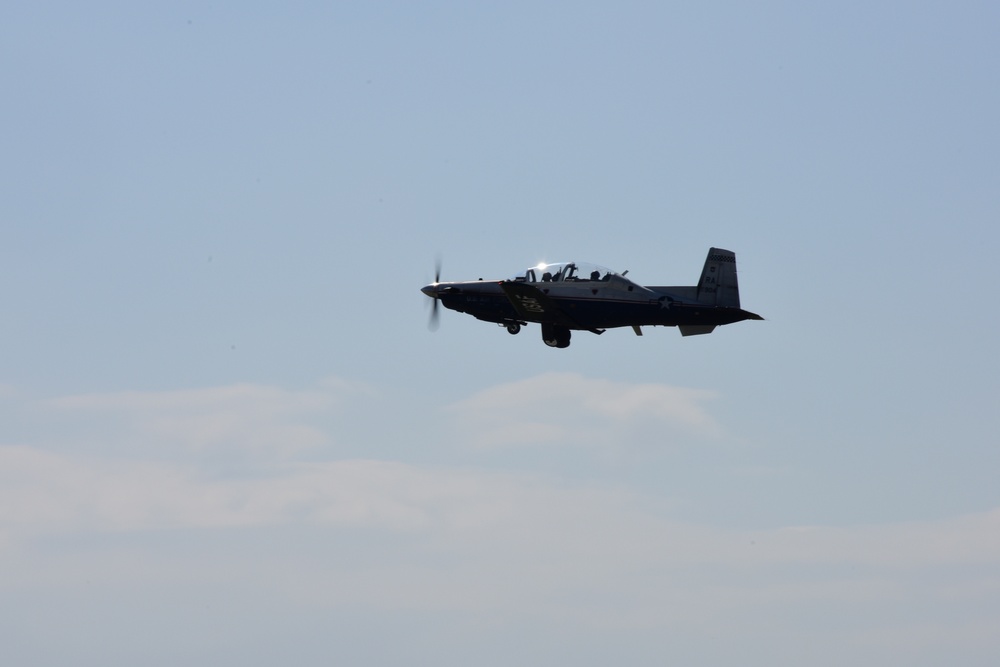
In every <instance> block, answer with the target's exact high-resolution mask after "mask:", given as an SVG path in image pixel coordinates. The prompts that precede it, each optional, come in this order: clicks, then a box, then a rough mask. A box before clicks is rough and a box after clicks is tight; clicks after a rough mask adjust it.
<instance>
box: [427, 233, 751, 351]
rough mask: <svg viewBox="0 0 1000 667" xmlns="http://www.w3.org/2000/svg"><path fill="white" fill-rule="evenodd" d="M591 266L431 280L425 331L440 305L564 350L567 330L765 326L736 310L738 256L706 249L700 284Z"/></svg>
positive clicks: (685, 332) (701, 330)
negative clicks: (652, 282)
mask: <svg viewBox="0 0 1000 667" xmlns="http://www.w3.org/2000/svg"><path fill="white" fill-rule="evenodd" d="M627 274H628V271H625V272H623V273H616V272H614V271H611V270H609V269H605V268H604V267H601V266H597V265H596V264H585V263H582V262H558V263H554V264H544V263H543V264H539V265H537V266H533V267H530V268H528V269H526V270H525V271H522V272H521V273H519V274H517V275H516V276H514V277H513V278H509V279H507V280H483V279H482V278H480V279H479V280H467V281H457V282H441V267H440V265H438V267H437V269H436V270H435V276H434V282H433V283H431V284H430V285H426V286H424V287H423V288H421V290H420V291H421V292H423V293H424V294H426V295H427V296H429V297H431V298H432V299H434V301H433V310H432V311H431V319H430V325H431V328H432V329H436V328H437V323H438V317H439V316H438V305H439V304H444V307H445V308H448V309H449V310H455V311H458V312H460V313H468V314H469V315H472V316H473V317H475V318H476V319H479V320H483V321H486V322H494V323H496V324H499V325H500V326H501V327H506V328H507V331H508V332H509V333H511V334H517V333H519V332H520V331H521V327H523V326H525V325H527V324H528V323H529V322H535V323H538V324H541V325H542V341H543V342H544V343H545V344H546V345H548V346H549V347H557V348H566V347H569V343H570V337H571V332H572V331H589V332H591V333H595V334H598V335H599V334H603V333H604V332H605V330H607V329H614V328H616V327H632V330H633V331H635V334H636V335H637V336H641V335H642V329H641V327H643V326H666V327H674V326H675V327H677V328H678V329H679V330H680V332H681V335H682V336H695V335H699V334H708V333H712V331H713V330H714V329H715V328H716V327H717V326H719V325H723V324H733V323H734V322H742V321H743V320H763V319H764V318H763V317H761V316H760V315H757V314H756V313H751V312H749V311H746V310H743V309H741V308H740V289H739V285H738V284H737V281H736V254H735V253H734V252H731V251H729V250H723V249H721V248H710V249H709V251H708V257H707V258H706V259H705V266H704V268H703V269H702V271H701V278H700V279H699V280H698V284H697V285H694V286H691V287H643V286H642V285H640V284H638V283H635V282H633V281H632V280H629V279H628V278H626V277H625V276H626V275H627Z"/></svg>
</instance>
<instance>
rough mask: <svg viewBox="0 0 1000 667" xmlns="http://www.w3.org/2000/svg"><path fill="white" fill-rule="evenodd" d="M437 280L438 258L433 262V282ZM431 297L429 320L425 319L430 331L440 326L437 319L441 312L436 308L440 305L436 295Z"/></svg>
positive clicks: (439, 262) (438, 270) (439, 261)
mask: <svg viewBox="0 0 1000 667" xmlns="http://www.w3.org/2000/svg"><path fill="white" fill-rule="evenodd" d="M439 282H441V259H440V258H439V259H438V260H437V261H436V262H434V284H435V285H437V284H438V283H439ZM433 299H434V302H433V303H432V304H431V317H430V319H429V320H427V328H428V329H430V330H431V331H437V330H438V326H440V321H439V319H440V317H441V313H440V311H439V310H438V306H440V305H441V304H440V303H439V301H440V300H439V299H438V298H437V295H435V296H434V297H433Z"/></svg>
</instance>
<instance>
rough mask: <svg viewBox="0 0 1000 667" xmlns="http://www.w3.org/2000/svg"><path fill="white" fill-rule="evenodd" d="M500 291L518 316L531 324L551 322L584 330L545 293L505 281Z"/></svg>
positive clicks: (501, 284) (531, 287) (524, 285)
mask: <svg viewBox="0 0 1000 667" xmlns="http://www.w3.org/2000/svg"><path fill="white" fill-rule="evenodd" d="M500 289H502V290H503V293H504V294H506V295H507V299H508V300H509V301H510V304H511V305H512V306H514V310H516V311H517V314H518V315H520V316H521V317H523V318H524V319H526V320H528V321H529V322H551V323H552V324H561V325H562V326H564V327H569V328H571V329H583V328H585V327H581V326H580V325H579V323H577V321H576V320H574V319H573V318H572V317H570V316H569V315H568V314H567V313H566V311H564V310H563V309H562V308H560V307H559V306H558V305H557V304H556V302H555V300H554V299H551V298H549V296H548V295H547V294H545V292H543V291H542V290H540V289H538V288H537V287H533V286H531V285H528V284H525V283H517V282H514V281H511V280H505V281H503V282H501V283H500Z"/></svg>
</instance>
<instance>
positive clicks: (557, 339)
mask: <svg viewBox="0 0 1000 667" xmlns="http://www.w3.org/2000/svg"><path fill="white" fill-rule="evenodd" d="M569 338H570V331H569V329H568V328H566V327H564V326H560V325H558V324H546V323H544V322H543V323H542V342H544V343H545V344H546V345H548V346H549V347H560V348H563V347H569Z"/></svg>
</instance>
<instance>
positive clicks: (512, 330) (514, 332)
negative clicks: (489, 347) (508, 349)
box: [507, 322, 521, 336]
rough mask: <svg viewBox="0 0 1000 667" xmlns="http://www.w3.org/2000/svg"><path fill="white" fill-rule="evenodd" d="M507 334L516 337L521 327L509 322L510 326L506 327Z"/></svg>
mask: <svg viewBox="0 0 1000 667" xmlns="http://www.w3.org/2000/svg"><path fill="white" fill-rule="evenodd" d="M507 333H509V334H510V335H511V336H516V335H517V334H519V333H521V325H520V324H518V323H517V322H511V323H510V324H508V325H507Z"/></svg>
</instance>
